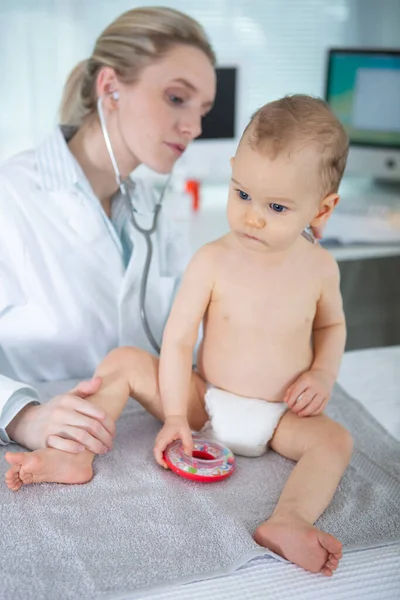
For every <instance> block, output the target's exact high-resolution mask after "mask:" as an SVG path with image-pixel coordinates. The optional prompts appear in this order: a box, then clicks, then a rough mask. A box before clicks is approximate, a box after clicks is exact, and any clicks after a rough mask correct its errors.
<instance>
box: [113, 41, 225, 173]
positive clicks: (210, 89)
mask: <svg viewBox="0 0 400 600" xmlns="http://www.w3.org/2000/svg"><path fill="white" fill-rule="evenodd" d="M114 87H115V88H116V89H117V91H118V93H119V99H118V101H117V102H116V103H115V110H113V111H112V113H111V114H110V121H109V125H110V129H111V127H112V134H113V135H112V140H113V141H115V142H116V148H115V150H116V155H117V160H119V162H120V168H121V172H122V173H123V174H125V175H127V174H128V172H129V171H131V170H132V168H131V167H130V165H133V164H134V165H135V166H137V164H141V163H142V164H144V165H146V166H147V167H149V168H151V169H153V170H154V171H156V172H158V173H169V172H170V171H171V169H172V167H173V165H174V163H175V161H176V160H177V159H178V158H179V157H180V156H182V154H183V152H184V151H185V148H186V147H187V146H188V144H189V143H190V142H191V141H192V140H193V139H194V138H196V137H197V136H199V135H200V133H201V121H202V118H203V117H204V116H205V115H206V114H207V112H208V111H209V110H210V108H211V107H212V104H213V102H214V97H215V89H216V77H215V70H214V68H213V66H212V65H211V63H210V60H209V59H208V57H207V56H206V55H205V54H204V53H203V52H202V51H201V50H198V49H197V48H193V47H191V46H185V45H177V46H175V47H174V48H172V49H171V50H170V51H169V52H168V53H167V54H166V55H165V56H164V57H163V58H161V59H160V60H158V61H156V62H154V63H153V64H151V65H149V66H147V67H146V68H145V69H143V71H142V72H141V75H140V77H139V80H138V81H137V82H136V83H134V84H131V85H125V84H122V83H121V82H119V81H116V83H115V86H114ZM110 134H111V131H110ZM124 171H128V172H125V173H124Z"/></svg>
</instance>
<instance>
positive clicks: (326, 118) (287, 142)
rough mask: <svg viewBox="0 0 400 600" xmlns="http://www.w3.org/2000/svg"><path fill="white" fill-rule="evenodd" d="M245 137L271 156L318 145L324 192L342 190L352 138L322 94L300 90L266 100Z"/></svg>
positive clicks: (252, 119)
mask: <svg viewBox="0 0 400 600" xmlns="http://www.w3.org/2000/svg"><path fill="white" fill-rule="evenodd" d="M243 141H246V142H247V143H248V144H249V145H250V147H251V148H253V149H255V150H257V151H260V152H266V153H267V154H268V155H269V156H270V157H271V158H275V157H276V156H278V155H279V154H280V153H282V152H285V151H286V152H291V151H293V150H296V151H297V150H301V149H302V148H306V147H315V149H316V150H317V152H318V161H319V166H318V173H319V179H320V186H319V187H320V191H321V193H323V195H324V196H327V195H328V194H330V193H333V192H337V191H338V188H339V184H340V181H341V179H342V176H343V172H344V169H345V166H346V161H347V155H348V151H349V139H348V136H347V133H346V132H345V130H344V127H343V125H342V124H341V123H340V122H339V120H338V119H337V118H336V117H335V115H334V114H333V112H332V111H331V110H330V108H329V107H328V105H327V104H326V103H325V102H324V101H323V100H321V99H320V98H314V97H312V96H307V95H302V94H296V95H293V96H285V97H284V98H281V99H280V100H275V101H274V102H269V103H268V104H265V105H264V106H262V107H261V108H260V109H259V110H257V112H255V113H254V115H253V116H252V118H251V120H250V123H249V124H248V126H247V127H246V129H245V131H244V133H243V136H242V140H241V143H243Z"/></svg>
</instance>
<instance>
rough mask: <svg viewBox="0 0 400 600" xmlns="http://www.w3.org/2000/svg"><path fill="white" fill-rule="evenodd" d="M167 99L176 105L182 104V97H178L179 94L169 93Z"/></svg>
mask: <svg viewBox="0 0 400 600" xmlns="http://www.w3.org/2000/svg"><path fill="white" fill-rule="evenodd" d="M169 101H170V102H171V103H172V104H176V105H177V106H180V105H181V104H183V98H180V97H179V96H175V94H170V96H169Z"/></svg>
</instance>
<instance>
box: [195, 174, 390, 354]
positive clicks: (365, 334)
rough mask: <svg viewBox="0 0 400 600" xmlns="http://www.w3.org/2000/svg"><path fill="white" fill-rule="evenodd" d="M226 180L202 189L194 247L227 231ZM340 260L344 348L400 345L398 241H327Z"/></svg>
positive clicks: (354, 348) (196, 247)
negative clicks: (385, 242) (343, 242)
mask: <svg viewBox="0 0 400 600" xmlns="http://www.w3.org/2000/svg"><path fill="white" fill-rule="evenodd" d="M227 194H228V188H227V186H225V185H204V186H202V188H201V202H200V210H199V211H198V212H197V213H195V214H194V215H193V216H192V218H191V219H190V221H189V223H188V228H189V235H190V240H191V245H192V249H193V251H196V250H197V249H198V248H199V247H200V246H202V245H203V244H205V243H207V242H209V241H211V240H213V239H216V238H218V237H220V236H222V235H224V234H225V233H226V232H227V231H228V223H227V221H226V215H225V211H226V200H227ZM327 249H328V250H329V251H330V252H331V253H332V254H333V256H334V257H335V258H336V260H337V261H338V264H339V268H340V272H341V290H342V295H343V304H344V311H345V315H346V322H347V328H348V335H347V344H346V350H356V349H359V348H369V347H378V346H393V345H398V344H400V243H399V244H381V245H370V244H365V245H360V244H357V245H348V246H338V245H334V246H327Z"/></svg>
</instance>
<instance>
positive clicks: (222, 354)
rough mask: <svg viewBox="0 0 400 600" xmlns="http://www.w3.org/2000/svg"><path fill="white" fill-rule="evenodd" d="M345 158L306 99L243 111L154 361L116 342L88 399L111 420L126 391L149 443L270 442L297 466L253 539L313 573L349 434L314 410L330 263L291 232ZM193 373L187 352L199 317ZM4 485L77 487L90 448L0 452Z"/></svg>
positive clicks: (333, 289)
mask: <svg viewBox="0 0 400 600" xmlns="http://www.w3.org/2000/svg"><path fill="white" fill-rule="evenodd" d="M347 152H348V140H347V136H346V134H345V132H344V129H343V128H342V126H341V125H340V123H339V122H338V121H337V120H336V118H335V117H334V115H333V114H332V113H331V112H330V110H329V109H328V107H327V106H326V105H325V104H324V103H323V102H322V101H321V100H318V99H314V98H311V97H308V96H292V97H286V98H283V99H281V100H278V101H276V102H272V103H270V104H267V105H265V106H263V107H262V108H261V109H260V110H259V111H257V112H256V113H255V115H254V116H253V118H252V119H251V121H250V124H249V125H248V127H247V128H246V130H245V132H244V134H243V136H242V139H241V141H240V144H239V147H238V150H237V152H236V156H235V157H234V158H233V159H232V179H231V183H230V189H229V197H228V209H227V214H228V222H229V226H230V232H229V233H228V234H227V235H225V236H224V237H222V238H221V239H218V240H216V241H214V242H212V243H210V244H207V245H206V246H204V247H203V248H201V249H200V250H199V251H198V252H197V253H196V255H195V256H194V258H193V259H192V261H191V263H190V264H189V266H188V268H187V271H186V273H185V275H184V278H183V282H182V286H181V288H180V291H179V292H178V295H177V298H176V301H175V303H174V306H173V308H172V311H171V314H170V317H169V319H168V322H167V325H166V329H165V333H164V338H163V344H162V350H161V358H160V363H158V360H157V359H156V358H155V357H154V356H151V355H150V354H147V353H146V352H144V351H141V350H139V349H137V348H118V349H116V350H114V351H112V352H111V353H110V354H109V355H108V356H107V357H106V358H105V359H104V361H103V362H102V363H101V365H100V366H99V368H98V370H97V371H96V375H99V376H101V377H102V379H103V386H102V388H101V390H100V391H99V393H98V394H96V395H94V396H93V397H92V399H93V402H95V403H96V404H97V405H99V406H101V407H103V408H104V409H105V410H106V411H107V413H109V414H110V416H111V417H112V418H113V419H117V418H118V417H119V415H120V413H121V411H122V409H123V407H124V406H125V403H126V401H127V399H128V397H129V396H132V397H134V398H136V399H137V400H138V401H139V402H140V403H141V404H142V405H143V406H144V407H145V408H146V409H147V410H148V411H149V412H150V413H151V414H153V415H154V416H156V417H157V418H159V419H160V420H163V421H165V423H164V426H163V428H162V429H161V431H160V433H159V435H158V437H157V440H156V444H155V448H154V454H155V457H156V460H157V461H158V463H159V464H161V465H163V466H166V464H165V462H164V460H163V451H164V449H165V448H166V446H167V445H168V443H169V442H171V441H172V440H174V439H177V438H180V439H181V440H182V442H183V444H184V447H185V450H186V451H187V452H188V453H190V452H191V450H192V447H193V442H192V434H191V431H192V430H196V431H199V430H204V428H205V430H206V431H207V434H208V435H211V436H213V437H214V438H215V439H217V440H219V441H221V442H222V443H224V444H226V445H227V446H229V447H230V448H231V449H232V450H233V451H234V452H236V453H237V454H243V455H245V456H259V455H261V454H262V453H264V452H266V451H267V448H268V447H271V448H272V449H274V450H275V451H276V452H278V453H279V454H281V455H283V456H285V457H287V458H290V459H291V460H294V461H296V462H297V465H296V466H295V468H294V469H293V471H292V473H291V475H290V477H289V479H288V481H287V483H286V485H285V487H284V490H283V492H282V495H281V497H280V499H279V502H278V504H277V506H276V509H275V511H274V512H273V514H272V515H271V517H270V518H269V519H268V520H267V521H266V522H265V523H262V524H261V525H260V526H259V527H258V528H257V530H256V532H255V535H254V537H255V540H256V541H257V542H258V543H259V544H261V545H263V546H265V547H267V548H270V549H271V550H273V551H274V552H276V553H278V554H280V555H282V556H284V557H286V558H287V559H288V560H290V561H292V562H294V563H296V564H298V565H300V566H301V567H303V568H305V569H308V570H309V571H312V572H322V573H323V574H325V575H332V573H333V571H334V570H335V569H336V568H337V566H338V562H339V560H340V558H341V556H342V548H341V543H340V542H339V541H338V540H336V539H335V538H334V537H333V536H331V535H330V534H328V533H325V532H323V531H320V530H318V529H317V528H315V527H314V522H315V521H316V520H317V519H318V517H319V516H320V515H321V514H322V512H323V511H324V510H325V508H326V507H327V506H328V504H329V502H330V500H331V498H332V496H333V494H334V492H335V490H336V488H337V485H338V483H339V481H340V478H341V476H342V475H343V473H344V471H345V469H346V467H347V464H348V462H349V460H350V456H351V452H352V440H351V437H350V435H349V433H348V432H347V431H346V430H345V429H343V427H341V426H340V425H339V424H338V423H335V422H334V421H332V420H331V419H329V418H328V417H327V416H325V415H324V414H323V411H324V408H325V406H326V404H327V402H328V400H329V396H330V394H331V391H332V387H333V384H334V382H335V380H336V377H337V374H338V370H339V365H340V361H341V357H342V354H343V350H344V343H345V335H346V333H345V322H344V316H343V310H342V302H341V296H340V290H339V272H338V267H337V265H336V263H335V261H334V260H333V258H332V257H331V255H330V254H329V253H328V252H327V251H325V250H324V249H322V248H321V247H320V246H319V245H318V244H314V243H313V242H312V241H310V239H309V236H305V235H304V231H305V229H306V228H307V226H309V225H311V226H312V227H322V226H323V224H324V223H325V222H326V220H327V219H328V218H329V216H330V214H331V213H332V211H333V209H334V207H335V205H336V204H337V202H338V199H339V196H338V187H339V183H340V180H341V177H342V175H343V171H344V168H345V164H346V158H347ZM202 322H203V326H204V337H203V340H202V343H201V346H200V349H199V353H198V360H197V372H193V371H192V353H193V348H194V346H195V343H196V339H197V337H198V331H199V327H200V325H201V323H202ZM6 458H7V460H8V462H9V463H10V464H11V465H12V466H11V468H10V470H9V471H8V473H7V477H6V479H7V483H8V485H9V487H10V488H11V489H19V488H20V487H21V486H22V484H27V483H33V482H39V481H58V482H61V483H82V482H84V481H88V480H89V479H90V478H91V477H92V461H93V454H91V453H89V452H86V451H85V452H82V453H80V454H76V455H74V454H68V453H65V452H61V451H59V450H53V449H43V450H38V451H36V452H33V453H16V454H11V453H8V454H7V455H6Z"/></svg>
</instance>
